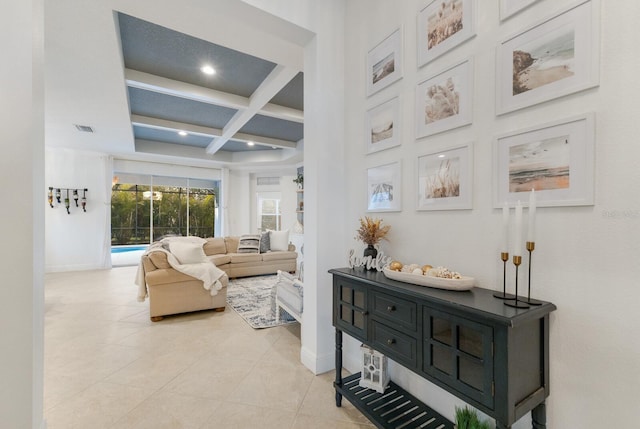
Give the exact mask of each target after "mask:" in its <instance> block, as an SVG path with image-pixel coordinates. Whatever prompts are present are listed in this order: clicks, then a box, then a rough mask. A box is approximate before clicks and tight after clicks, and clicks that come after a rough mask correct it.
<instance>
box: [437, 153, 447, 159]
mask: <svg viewBox="0 0 640 429" xmlns="http://www.w3.org/2000/svg"><path fill="white" fill-rule="evenodd" d="M446 156H447V155H444V154H441V155H438V158H444V157H446Z"/></svg>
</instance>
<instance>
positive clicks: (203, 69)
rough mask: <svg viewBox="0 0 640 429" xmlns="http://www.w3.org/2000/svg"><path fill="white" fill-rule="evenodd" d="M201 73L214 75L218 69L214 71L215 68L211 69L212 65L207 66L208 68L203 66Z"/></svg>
mask: <svg viewBox="0 0 640 429" xmlns="http://www.w3.org/2000/svg"><path fill="white" fill-rule="evenodd" d="M200 71H201V72H202V73H204V74H208V75H214V74H216V69H214V68H213V67H211V66H210V65H206V66H202V68H201V69H200Z"/></svg>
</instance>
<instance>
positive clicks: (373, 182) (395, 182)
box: [367, 161, 402, 212]
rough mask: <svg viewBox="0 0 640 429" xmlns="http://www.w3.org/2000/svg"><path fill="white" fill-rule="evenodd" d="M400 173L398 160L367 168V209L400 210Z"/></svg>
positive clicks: (371, 210)
mask: <svg viewBox="0 0 640 429" xmlns="http://www.w3.org/2000/svg"><path fill="white" fill-rule="evenodd" d="M401 175H402V170H401V168H400V161H396V162H392V163H390V164H386V165H381V166H379V167H373V168H369V169H368V170H367V211H370V212H399V211H401V210H402V187H401V186H402V185H401Z"/></svg>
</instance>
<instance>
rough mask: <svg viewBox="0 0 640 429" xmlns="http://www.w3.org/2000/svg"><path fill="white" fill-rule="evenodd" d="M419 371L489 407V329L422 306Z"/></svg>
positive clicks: (491, 392) (491, 397)
mask: <svg viewBox="0 0 640 429" xmlns="http://www.w3.org/2000/svg"><path fill="white" fill-rule="evenodd" d="M422 320H423V324H424V330H423V332H424V353H423V370H424V372H426V373H427V374H429V375H431V376H432V377H434V378H436V379H438V380H440V381H442V382H443V383H445V384H446V385H447V386H449V387H451V388H454V389H455V390H457V391H458V392H459V393H461V394H462V395H463V396H466V397H468V398H470V399H472V400H474V401H477V402H479V403H481V404H483V405H484V406H486V407H489V408H491V409H493V405H494V389H495V388H494V379H493V329H492V328H491V326H487V325H482V324H479V323H476V322H473V321H471V320H467V319H464V318H462V317H457V316H454V315H452V314H447V313H443V312H440V311H438V310H434V309H432V308H430V307H428V306H424V307H423V316H422Z"/></svg>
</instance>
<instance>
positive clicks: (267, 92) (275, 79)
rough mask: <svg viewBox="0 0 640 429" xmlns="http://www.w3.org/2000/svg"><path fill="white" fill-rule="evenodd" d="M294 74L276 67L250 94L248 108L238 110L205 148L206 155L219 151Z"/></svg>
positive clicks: (289, 69) (287, 68) (292, 70)
mask: <svg viewBox="0 0 640 429" xmlns="http://www.w3.org/2000/svg"><path fill="white" fill-rule="evenodd" d="M296 74H298V71H297V70H296V69H294V68H292V67H286V66H283V65H277V66H276V67H275V68H274V69H273V70H272V71H271V73H269V76H267V77H266V79H265V80H264V81H262V83H261V84H260V86H259V87H258V88H257V89H256V90H255V91H254V92H253V94H251V97H250V99H249V106H248V107H247V108H246V109H243V110H238V111H237V112H236V114H235V115H233V117H232V118H231V120H229V122H227V124H226V125H225V127H224V129H223V132H222V135H221V136H220V137H218V138H215V139H214V140H213V141H212V142H211V143H210V144H209V146H207V153H209V154H213V153H216V152H217V151H219V150H220V149H221V148H222V146H224V144H225V143H226V142H227V141H229V140H231V139H232V138H233V136H234V134H236V133H237V132H238V131H239V130H240V129H241V128H242V127H243V126H244V125H245V124H246V123H247V122H249V121H250V120H251V118H253V117H254V116H255V115H256V114H258V113H260V111H261V110H262V108H263V107H264V106H265V105H266V104H267V103H268V102H269V100H271V99H272V98H273V97H274V96H275V95H276V94H277V93H278V92H280V90H282V88H284V87H285V86H286V85H287V84H288V83H289V82H290V81H291V79H293V78H294V77H295V76H296Z"/></svg>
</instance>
